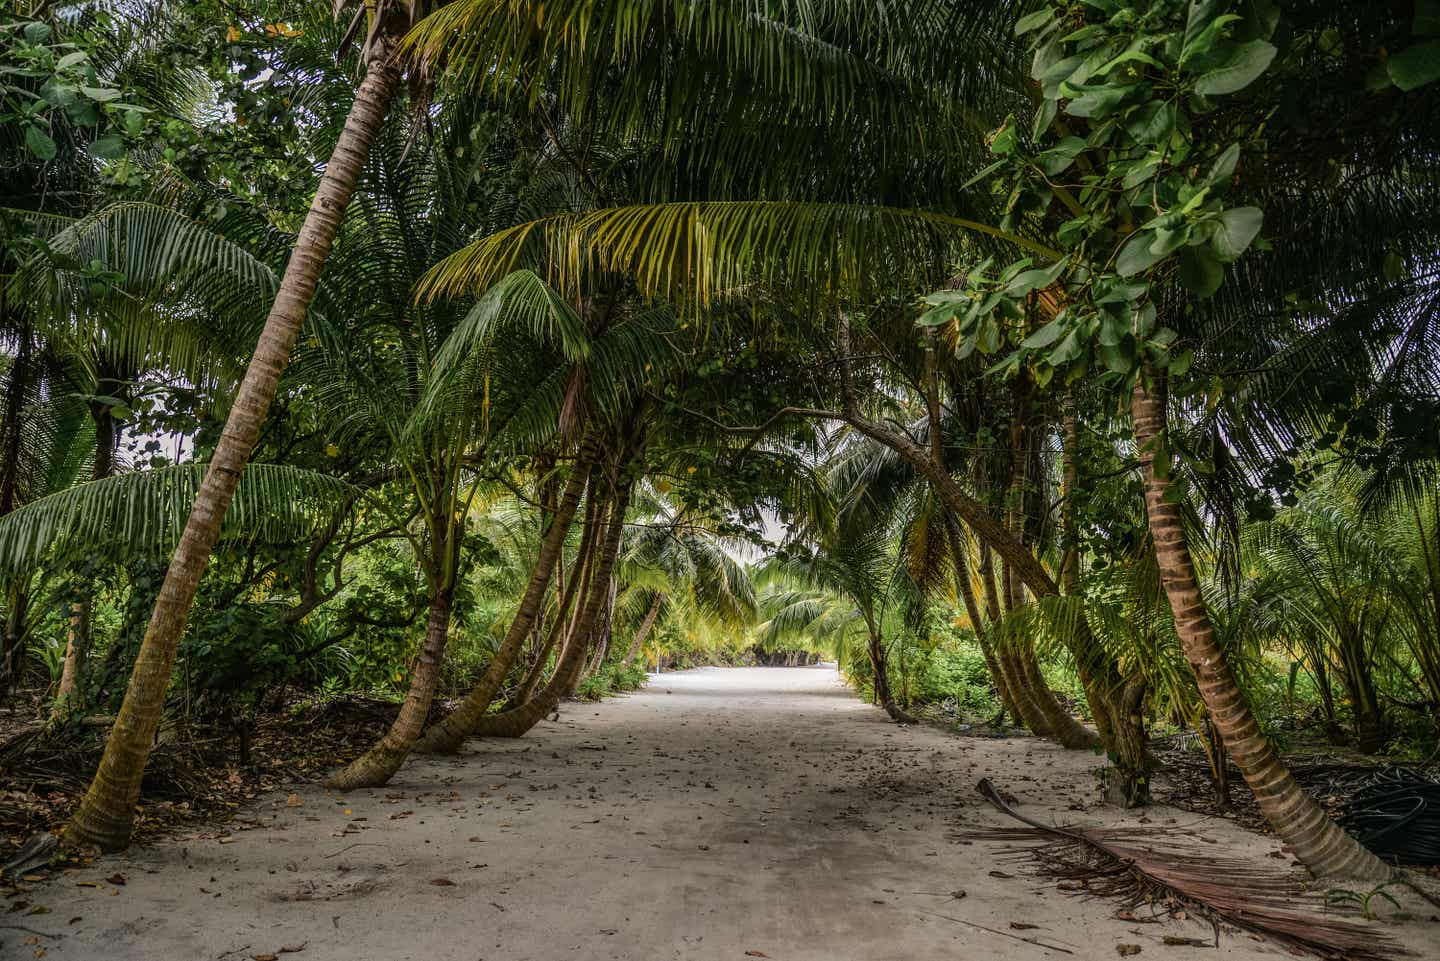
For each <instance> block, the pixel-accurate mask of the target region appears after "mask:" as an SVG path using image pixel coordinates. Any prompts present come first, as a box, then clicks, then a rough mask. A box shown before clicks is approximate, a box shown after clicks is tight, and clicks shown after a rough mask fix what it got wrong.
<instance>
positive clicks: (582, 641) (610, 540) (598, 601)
mask: <svg viewBox="0 0 1440 961" xmlns="http://www.w3.org/2000/svg"><path fill="white" fill-rule="evenodd" d="M629 506H630V485H629V484H623V485H621V487H620V489H619V490H617V491H616V492H615V500H614V503H613V504H612V505H611V508H610V520H609V522H608V523H607V525H606V529H605V535H604V539H603V541H602V543H601V544H600V546H599V550H600V556H599V558H598V559H597V561H596V565H595V572H594V574H593V575H592V576H591V578H590V584H589V587H588V588H587V590H586V592H585V606H584V608H583V610H582V613H581V618H580V623H579V624H578V625H577V629H576V630H575V631H574V632H573V633H572V634H571V635H570V639H569V642H568V643H567V644H566V645H565V652H564V654H562V655H561V657H560V661H559V663H557V664H556V665H555V673H554V675H552V676H551V678H550V681H549V683H547V684H546V685H545V686H544V687H543V688H541V689H540V691H539V693H537V694H536V695H535V696H534V697H532V698H531V699H530V700H528V701H526V702H525V703H524V704H522V705H520V706H519V707H517V708H515V709H514V710H510V711H504V712H502V713H500V714H489V715H486V716H485V717H482V718H481V719H480V720H479V722H478V723H477V724H476V725H475V726H474V727H473V729H472V730H471V733H472V734H475V735H477V736H480V737H524V736H525V734H527V733H528V732H529V730H530V729H531V728H532V727H534V726H535V725H536V724H539V723H540V721H541V719H543V718H544V717H545V716H546V715H547V714H549V713H550V712H551V711H553V710H555V708H556V707H557V706H559V704H560V701H561V699H562V698H564V697H565V696H567V695H568V694H569V693H570V692H571V691H573V690H574V688H575V685H576V683H578V682H579V680H580V672H581V670H582V669H583V668H584V666H585V654H586V652H587V651H588V650H589V649H590V639H591V638H592V637H593V636H594V634H595V629H596V628H597V627H598V626H599V625H598V621H599V618H600V613H601V609H602V608H603V606H604V604H605V599H606V598H607V597H608V596H609V594H610V575H611V572H612V571H614V569H615V557H616V555H617V554H619V553H620V535H621V532H622V531H623V530H624V528H625V511H626V510H627V509H628V508H629Z"/></svg>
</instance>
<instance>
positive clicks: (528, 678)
mask: <svg viewBox="0 0 1440 961" xmlns="http://www.w3.org/2000/svg"><path fill="white" fill-rule="evenodd" d="M593 505H594V502H593V501H592V502H591V504H590V505H587V510H586V517H585V521H584V527H583V528H582V529H581V533H580V548H579V550H578V551H577V552H576V554H575V569H574V570H572V571H571V572H570V578H569V580H568V581H567V582H566V584H565V588H564V592H563V593H562V595H561V598H560V610H558V611H557V612H556V613H555V623H554V624H552V625H551V626H550V630H549V632H548V633H547V634H546V636H545V643H544V644H542V645H540V650H539V652H538V653H537V654H536V655H535V663H534V664H532V665H530V670H529V671H527V672H526V673H525V677H524V679H522V680H521V682H520V685H519V686H518V687H517V688H515V693H514V694H512V695H511V696H510V700H509V702H507V703H506V705H505V708H504V709H505V710H507V711H508V710H510V709H511V708H516V707H519V706H520V705H521V704H524V703H525V702H526V701H528V700H530V698H531V696H532V695H533V694H534V693H535V686H536V685H537V684H539V683H540V678H542V677H544V676H545V666H546V665H547V664H548V663H549V662H550V653H551V652H552V651H554V650H555V645H556V644H558V643H559V642H560V640H561V638H564V637H568V636H569V635H570V634H571V633H573V632H574V630H575V624H576V622H577V620H578V619H579V617H580V607H581V606H583V605H576V604H575V598H576V597H577V596H578V595H579V593H580V589H581V586H582V585H583V584H584V583H585V575H586V573H587V572H588V571H589V569H590V559H591V555H592V554H594V551H593V550H591V547H592V545H593V544H594V540H595V537H594V531H595V519H594V516H593V514H594V512H593V510H592V509H590V508H593ZM557 573H558V572H557ZM572 607H573V608H574V615H573V616H572V615H571V609H572Z"/></svg>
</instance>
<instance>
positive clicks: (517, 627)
mask: <svg viewBox="0 0 1440 961" xmlns="http://www.w3.org/2000/svg"><path fill="white" fill-rule="evenodd" d="M595 449H596V442H595V439H594V438H593V437H592V438H587V439H586V440H585V441H584V442H583V443H582V444H581V445H580V451H579V453H578V454H577V455H576V459H575V468H574V470H573V471H572V472H571V474H570V477H569V479H568V480H567V481H566V483H565V492H564V493H563V494H562V495H561V497H560V503H559V505H558V506H557V507H556V509H555V515H554V517H553V518H551V521H550V529H549V530H548V531H546V533H545V539H544V540H543V541H541V544H540V554H539V557H538V558H537V559H536V562H535V569H534V570H533V571H531V572H530V581H529V583H527V584H526V585H525V594H524V596H522V597H521V599H520V606H519V607H518V608H517V609H516V611H515V617H514V619H513V620H512V621H511V622H510V629H509V630H508V631H507V632H506V633H505V639H504V640H503V641H501V642H500V647H499V648H498V649H497V650H496V651H495V657H494V658H492V659H491V661H490V666H489V667H488V668H486V670H485V673H484V675H483V676H482V677H481V678H480V680H479V681H478V682H476V684H475V686H474V687H473V688H471V689H470V693H468V694H466V695H465V699H464V700H463V701H461V702H460V703H459V704H458V705H456V707H455V709H454V710H453V711H451V712H450V713H449V714H448V715H446V716H445V717H444V718H443V719H442V720H441V721H439V722H438V723H436V724H434V725H431V727H430V729H429V730H428V731H426V732H425V733H424V734H423V735H422V736H421V738H420V740H419V741H418V742H416V744H415V750H417V751H427V752H436V753H443V754H450V753H454V752H455V751H458V750H459V749H460V745H461V743H462V742H463V741H464V740H465V736H466V735H467V734H469V733H470V730H471V728H473V727H474V726H475V722H476V721H478V720H480V718H481V717H483V716H484V714H485V712H486V711H487V710H489V708H490V702H491V701H493V700H494V699H495V693H496V692H497V691H499V690H500V685H501V684H503V683H504V681H505V675H507V674H509V673H510V668H511V667H512V666H513V665H514V663H515V659H516V658H517V657H518V656H519V654H520V648H521V646H522V645H523V644H524V643H525V637H526V636H527V635H528V634H529V633H530V626H531V625H532V624H534V623H535V619H536V618H537V617H538V616H539V614H540V605H541V604H542V603H543V602H544V599H545V591H546V589H547V588H548V587H549V586H550V578H551V576H552V575H553V573H554V571H555V563H556V561H557V560H558V559H559V557H560V549H561V547H562V546H563V545H564V543H565V537H566V535H567V534H568V533H569V532H570V522H571V520H573V519H574V517H575V508H576V506H577V505H578V504H579V502H580V494H581V492H582V491H583V490H584V488H585V484H586V481H587V480H588V478H589V476H590V465H591V463H592V462H593V460H594V457H595ZM592 496H593V495H592Z"/></svg>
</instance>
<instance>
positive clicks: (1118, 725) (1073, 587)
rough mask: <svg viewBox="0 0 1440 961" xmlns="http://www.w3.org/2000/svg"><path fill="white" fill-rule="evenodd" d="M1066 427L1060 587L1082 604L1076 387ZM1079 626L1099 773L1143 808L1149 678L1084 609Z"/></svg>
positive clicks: (1068, 400)
mask: <svg viewBox="0 0 1440 961" xmlns="http://www.w3.org/2000/svg"><path fill="white" fill-rule="evenodd" d="M1062 426H1063V429H1064V444H1063V445H1062V454H1061V460H1062V473H1063V476H1064V481H1065V491H1064V494H1065V498H1064V501H1063V502H1062V507H1061V518H1060V519H1061V525H1060V526H1061V536H1062V547H1063V551H1064V553H1063V556H1062V559H1061V561H1060V586H1061V589H1062V590H1064V592H1065V593H1066V594H1067V595H1068V596H1070V597H1073V598H1075V599H1076V603H1079V604H1083V603H1084V594H1083V592H1082V591H1081V587H1080V525H1079V521H1078V520H1077V519H1076V517H1075V498H1076V497H1077V496H1078V492H1079V490H1080V420H1079V417H1078V415H1077V414H1076V410H1075V389H1074V388H1073V387H1072V388H1071V389H1070V390H1069V391H1068V392H1067V394H1066V396H1065V408H1064V417H1063V424H1062ZM1075 628H1076V629H1075V637H1074V639H1073V653H1074V655H1075V663H1076V671H1077V673H1078V674H1079V675H1080V683H1081V684H1082V685H1083V686H1084V688H1085V699H1086V701H1088V702H1089V704H1090V708H1091V711H1092V712H1093V713H1094V715H1095V727H1096V729H1097V730H1099V732H1100V738H1101V740H1102V741H1104V743H1105V753H1106V755H1107V756H1108V758H1109V760H1110V763H1111V765H1112V767H1109V768H1106V769H1105V770H1104V771H1102V772H1101V781H1102V783H1103V784H1104V794H1105V799H1106V801H1108V802H1109V803H1111V804H1115V805H1118V806H1120V807H1125V808H1133V807H1143V806H1144V805H1146V804H1149V803H1150V771H1151V769H1152V768H1153V767H1154V763H1153V761H1152V758H1151V756H1150V748H1149V737H1148V735H1147V734H1146V731H1145V694H1146V690H1147V686H1146V683H1145V680H1144V678H1143V677H1141V676H1139V675H1137V674H1132V675H1131V676H1130V677H1124V676H1122V675H1121V673H1120V668H1119V665H1118V664H1116V663H1115V660H1114V658H1112V657H1111V656H1110V655H1109V653H1107V652H1106V651H1105V650H1104V649H1103V648H1101V647H1100V645H1099V643H1098V642H1097V641H1096V639H1095V635H1094V634H1093V633H1092V632H1091V630H1090V624H1089V622H1088V621H1087V620H1086V619H1085V618H1084V617H1083V613H1082V616H1081V617H1080V618H1078V619H1077V622H1076V625H1075Z"/></svg>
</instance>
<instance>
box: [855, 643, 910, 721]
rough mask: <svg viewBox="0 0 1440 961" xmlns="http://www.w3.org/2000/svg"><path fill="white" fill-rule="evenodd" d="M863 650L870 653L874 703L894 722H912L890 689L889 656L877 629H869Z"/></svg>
mask: <svg viewBox="0 0 1440 961" xmlns="http://www.w3.org/2000/svg"><path fill="white" fill-rule="evenodd" d="M865 651H866V653H867V654H869V655H870V671H871V673H872V674H874V676H875V703H877V704H879V705H880V707H881V708H883V709H884V711H885V713H886V714H888V715H890V720H892V721H894V722H895V723H896V724H914V723H915V719H914V718H913V717H911V716H910V715H909V714H907V713H906V712H905V711H904V709H902V708H901V707H900V705H899V704H898V703H897V702H896V700H895V694H894V692H893V691H891V690H890V658H889V656H888V655H887V654H886V653H885V644H884V642H883V641H882V640H881V638H880V634H879V632H878V631H875V630H871V631H870V639H869V642H868V643H867V644H866V646H865Z"/></svg>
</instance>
